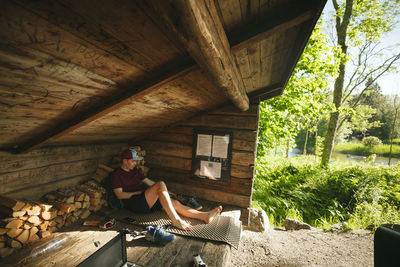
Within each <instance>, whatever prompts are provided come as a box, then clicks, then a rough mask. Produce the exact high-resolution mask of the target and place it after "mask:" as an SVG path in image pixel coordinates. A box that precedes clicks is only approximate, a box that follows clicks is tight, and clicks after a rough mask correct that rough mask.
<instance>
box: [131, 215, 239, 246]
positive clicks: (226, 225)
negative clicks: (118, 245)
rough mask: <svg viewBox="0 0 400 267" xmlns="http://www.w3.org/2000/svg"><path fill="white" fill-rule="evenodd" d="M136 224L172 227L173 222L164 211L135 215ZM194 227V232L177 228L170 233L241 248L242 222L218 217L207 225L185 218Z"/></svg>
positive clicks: (173, 228) (169, 230)
mask: <svg viewBox="0 0 400 267" xmlns="http://www.w3.org/2000/svg"><path fill="white" fill-rule="evenodd" d="M132 217H133V218H135V220H136V222H135V223H136V224H140V225H158V224H160V225H170V224H171V220H170V219H169V218H168V216H167V214H166V213H165V212H163V211H156V212H152V213H148V214H134V215H133V216H132ZM183 219H184V220H185V221H186V222H189V223H190V224H191V225H192V226H193V230H191V231H184V230H180V229H178V228H176V227H173V226H171V227H169V229H168V230H167V231H168V232H170V233H174V234H178V235H184V236H192V237H198V238H203V239H208V240H214V241H222V242H225V243H228V244H229V245H231V246H233V247H234V248H237V247H238V246H239V241H240V235H241V231H242V222H241V221H239V220H235V219H234V218H232V217H227V216H217V217H216V218H215V219H214V220H213V221H212V222H211V223H209V224H205V223H203V222H201V221H199V220H194V219H190V218H183Z"/></svg>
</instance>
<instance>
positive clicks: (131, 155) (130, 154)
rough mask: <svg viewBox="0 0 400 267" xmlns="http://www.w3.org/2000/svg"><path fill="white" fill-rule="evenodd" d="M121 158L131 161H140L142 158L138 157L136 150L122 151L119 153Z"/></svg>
mask: <svg viewBox="0 0 400 267" xmlns="http://www.w3.org/2000/svg"><path fill="white" fill-rule="evenodd" d="M121 158H123V159H133V160H142V159H143V157H141V156H139V155H138V153H137V152H136V150H134V149H132V148H129V149H126V150H124V151H123V152H122V153H121Z"/></svg>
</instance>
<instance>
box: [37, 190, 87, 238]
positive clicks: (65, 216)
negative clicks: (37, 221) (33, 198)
mask: <svg viewBox="0 0 400 267" xmlns="http://www.w3.org/2000/svg"><path fill="white" fill-rule="evenodd" d="M42 198H43V199H44V200H46V202H48V203H50V204H51V205H53V207H54V208H55V209H56V210H57V216H56V217H55V218H54V220H52V222H50V227H49V230H50V231H51V232H53V231H55V230H57V229H60V228H61V227H63V226H64V225H70V224H71V223H74V222H76V221H78V220H80V219H84V218H87V217H88V216H89V215H90V213H91V212H90V210H89V208H90V196H89V195H88V194H86V193H85V192H82V191H79V190H76V189H74V188H63V189H58V190H56V191H52V192H49V193H47V194H46V195H44V196H43V197H42Z"/></svg>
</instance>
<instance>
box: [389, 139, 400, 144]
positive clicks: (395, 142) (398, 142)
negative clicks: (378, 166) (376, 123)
mask: <svg viewBox="0 0 400 267" xmlns="http://www.w3.org/2000/svg"><path fill="white" fill-rule="evenodd" d="M388 143H390V141H388ZM393 144H396V145H400V138H396V139H393Z"/></svg>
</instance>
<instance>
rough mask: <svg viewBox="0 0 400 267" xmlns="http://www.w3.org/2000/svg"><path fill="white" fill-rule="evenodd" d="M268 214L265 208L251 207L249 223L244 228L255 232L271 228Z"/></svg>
mask: <svg viewBox="0 0 400 267" xmlns="http://www.w3.org/2000/svg"><path fill="white" fill-rule="evenodd" d="M269 228H270V225H269V220H268V216H267V214H266V213H265V211H264V210H260V209H253V208H250V209H249V225H248V226H245V227H244V229H246V230H250V231H253V232H264V231H265V230H267V229H269Z"/></svg>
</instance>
